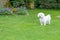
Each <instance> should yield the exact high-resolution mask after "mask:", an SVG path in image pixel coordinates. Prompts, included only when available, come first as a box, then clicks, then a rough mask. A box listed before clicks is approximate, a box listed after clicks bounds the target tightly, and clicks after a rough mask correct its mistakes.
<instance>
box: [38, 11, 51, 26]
mask: <svg viewBox="0 0 60 40" xmlns="http://www.w3.org/2000/svg"><path fill="white" fill-rule="evenodd" d="M38 17H39V18H40V19H39V20H40V22H41V25H44V26H45V25H46V24H50V21H51V16H50V15H49V14H48V15H47V16H45V15H44V13H42V12H40V13H38Z"/></svg>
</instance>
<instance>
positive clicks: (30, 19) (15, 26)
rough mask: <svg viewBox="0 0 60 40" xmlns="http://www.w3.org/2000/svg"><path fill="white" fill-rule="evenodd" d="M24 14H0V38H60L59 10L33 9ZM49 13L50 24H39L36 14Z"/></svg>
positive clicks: (48, 39) (3, 39) (20, 39)
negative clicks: (27, 14)
mask: <svg viewBox="0 0 60 40" xmlns="http://www.w3.org/2000/svg"><path fill="white" fill-rule="evenodd" d="M28 12H29V16H26V15H0V40H60V18H59V17H56V16H59V15H60V10H52V9H34V10H28ZM39 12H44V13H45V14H46V15H47V14H51V17H52V20H51V24H50V25H46V26H41V25H40V23H39V19H38V17H37V14H38V13H39Z"/></svg>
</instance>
